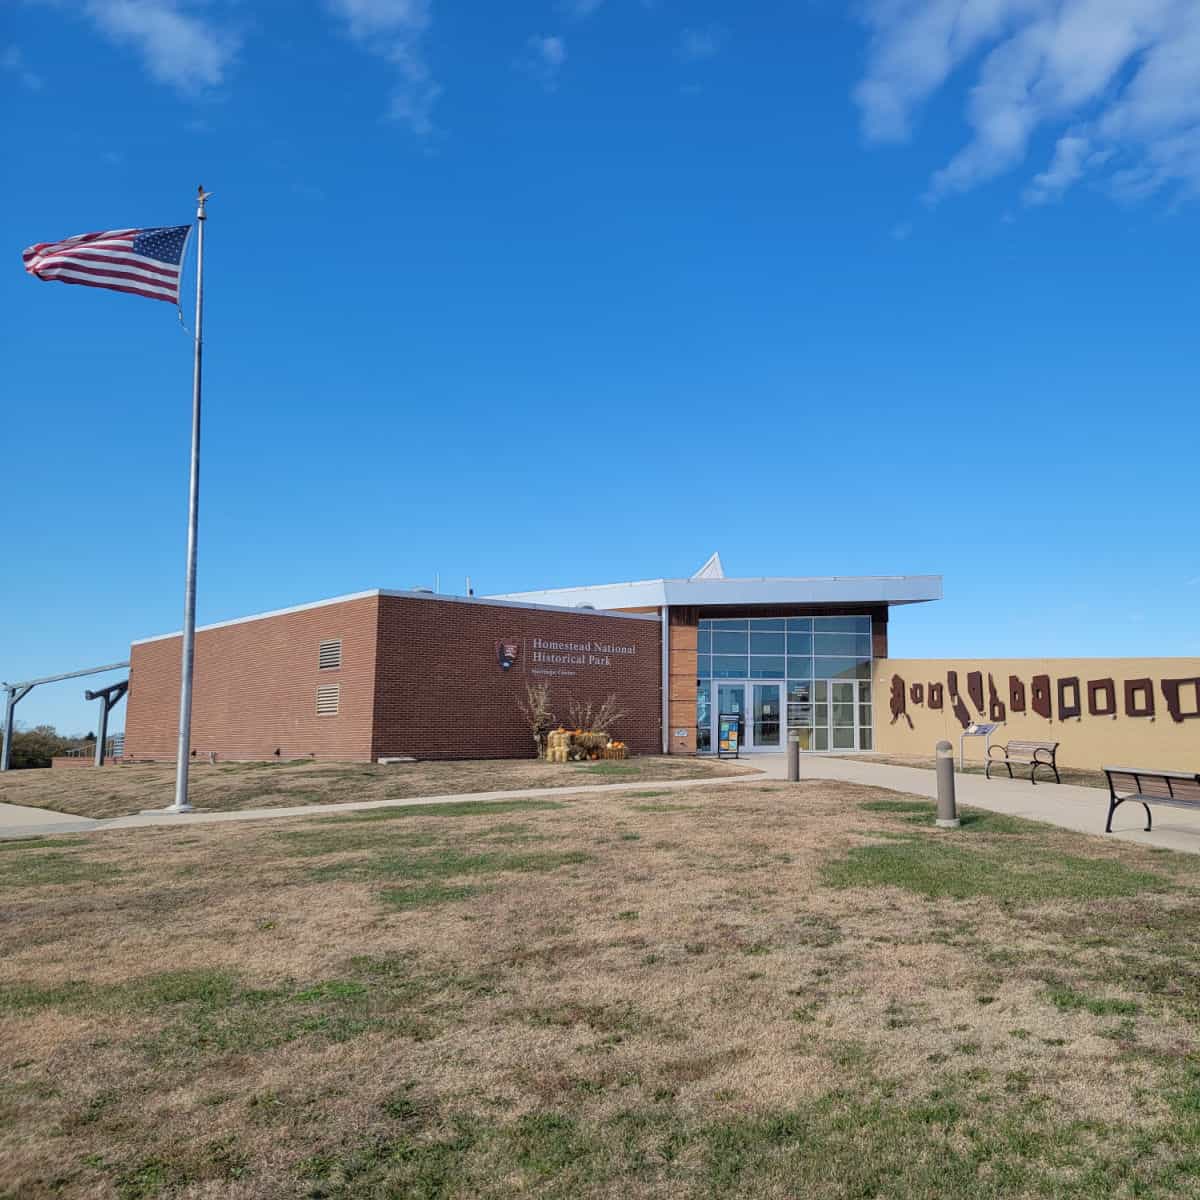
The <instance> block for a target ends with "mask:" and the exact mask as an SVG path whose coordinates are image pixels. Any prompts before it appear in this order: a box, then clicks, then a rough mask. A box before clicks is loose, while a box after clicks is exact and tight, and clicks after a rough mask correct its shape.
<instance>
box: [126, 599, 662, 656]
mask: <svg viewBox="0 0 1200 1200" xmlns="http://www.w3.org/2000/svg"><path fill="white" fill-rule="evenodd" d="M372 596H388V597H401V598H404V599H408V600H440V601H442V602H444V603H453V604H481V605H487V606H491V607H496V608H523V609H532V610H534V611H540V612H554V613H563V612H582V613H595V614H596V615H597V616H601V617H619V618H621V619H622V620H631V621H657V620H658V617H657V616H654V615H653V614H650V613H627V612H613V611H611V610H609V609H603V608H564V607H563V606H562V605H561V604H530V603H528V602H525V601H521V600H500V599H492V598H491V597H489V596H448V595H446V594H445V593H443V592H413V591H399V590H395V589H391V588H370V589H368V590H367V591H365V592H348V593H347V594H346V595H344V596H330V597H329V598H328V599H327V600H312V601H310V602H309V603H307V604H292V605H289V606H288V607H287V608H273V609H271V610H270V611H268V612H260V613H250V614H249V615H248V616H244V617H230V618H229V619H228V620H227V621H213V622H212V623H211V624H208V625H197V626H196V632H197V633H207V632H208V631H209V630H210V629H224V628H226V626H229V625H245V624H247V623H248V622H250V621H266V620H269V619H270V618H271V617H285V616H288V615H289V614H290V613H297V612H307V611H308V610H309V609H312V608H326V607H328V606H329V605H331V604H348V603H350V602H351V601H353V600H369V599H370V598H371V597H372ZM182 634H183V631H182V630H180V629H176V630H175V631H174V632H173V633H156V634H154V635H153V636H152V637H144V638H136V639H134V640H133V641H131V642H130V643H129V644H130V645H131V646H144V645H146V644H147V643H149V642H162V641H166V640H168V639H169V638H177V637H181V636H182Z"/></svg>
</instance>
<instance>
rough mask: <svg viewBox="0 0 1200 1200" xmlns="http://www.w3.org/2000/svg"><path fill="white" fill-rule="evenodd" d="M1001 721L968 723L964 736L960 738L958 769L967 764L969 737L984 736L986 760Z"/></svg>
mask: <svg viewBox="0 0 1200 1200" xmlns="http://www.w3.org/2000/svg"><path fill="white" fill-rule="evenodd" d="M998 724H999V722H996V721H992V722H990V723H989V722H984V721H976V722H974V723H973V724H971V725H968V726H967V727H966V729H964V730H963V731H962V736H961V737H960V738H959V739H958V769H959V770H960V771H961V770H963V769H964V767H965V765H966V739H967V738H969V737H981V738H983V757H984V759H985V761H986V759H987V756H988V751H989V750H990V749H991V745H992V734H993V733H995V732H996V729H997V726H998Z"/></svg>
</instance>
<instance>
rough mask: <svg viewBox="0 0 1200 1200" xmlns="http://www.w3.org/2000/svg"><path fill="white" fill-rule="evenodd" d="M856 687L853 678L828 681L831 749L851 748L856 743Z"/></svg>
mask: <svg viewBox="0 0 1200 1200" xmlns="http://www.w3.org/2000/svg"><path fill="white" fill-rule="evenodd" d="M857 687H858V684H857V683H855V682H854V681H853V680H839V679H831V680H830V681H829V737H830V748H831V749H833V750H853V749H855V748H856V747H857V745H858V729H857V725H856V722H855V712H854V710H855V707H856V706H855V703H854V699H855V697H854V693H855V690H856V689H857Z"/></svg>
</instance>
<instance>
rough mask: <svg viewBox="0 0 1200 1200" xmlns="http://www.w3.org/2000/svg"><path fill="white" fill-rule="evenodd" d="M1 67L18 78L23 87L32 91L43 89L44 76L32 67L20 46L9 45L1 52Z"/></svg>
mask: <svg viewBox="0 0 1200 1200" xmlns="http://www.w3.org/2000/svg"><path fill="white" fill-rule="evenodd" d="M0 67H2V68H3V69H4V70H5V71H6V72H7V73H8V74H10V75H12V76H13V77H14V78H15V79H17V80H18V82H19V83H20V84H21V86H22V87H25V88H28V89H29V90H30V91H31V92H38V91H41V88H42V77H41V76H40V75H39V74H38V73H37V72H36V71H34V70H32V69H31V68H30V66H29V64H28V63H27V62H26V61H25V55H24V54H22V53H21V48H20V47H19V46H8V47H6V48H5V49H4V51H3V52H2V53H0Z"/></svg>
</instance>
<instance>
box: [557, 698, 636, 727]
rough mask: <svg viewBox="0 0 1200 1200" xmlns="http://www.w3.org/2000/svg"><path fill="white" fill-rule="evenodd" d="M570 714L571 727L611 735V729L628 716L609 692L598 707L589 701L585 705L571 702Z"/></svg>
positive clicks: (575, 701) (576, 701) (577, 701)
mask: <svg viewBox="0 0 1200 1200" xmlns="http://www.w3.org/2000/svg"><path fill="white" fill-rule="evenodd" d="M570 712H571V725H572V727H573V728H575V729H582V730H583V731H584V732H590V733H611V732H612V727H613V726H614V725H615V724H616V723H617V722H618V721H620V720H623V719H624V718H625V717H627V716H628V715H629V714H628V713H627V712H626V710H625V709H623V708H622V707H621V701H620V699H619V698H618V696H617V693H616V692H610V693H609V694H608V696H607V697H606V698H605V700H604V702H603V703H602V704H599V705H597V704H594V703H593V702H592V701H591V700H589V701H588V702H587V703H586V704H585V703H583V702H582V701H580V700H572V701H571V708H570Z"/></svg>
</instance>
